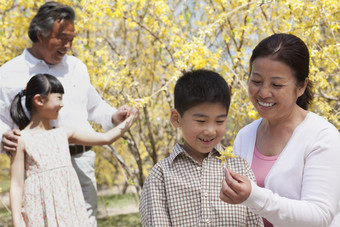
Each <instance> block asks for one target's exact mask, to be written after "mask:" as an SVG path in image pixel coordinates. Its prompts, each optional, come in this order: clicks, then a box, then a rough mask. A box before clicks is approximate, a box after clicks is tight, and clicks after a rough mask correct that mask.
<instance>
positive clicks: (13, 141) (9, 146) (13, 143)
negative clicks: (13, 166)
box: [1, 129, 21, 155]
mask: <svg viewBox="0 0 340 227" xmlns="http://www.w3.org/2000/svg"><path fill="white" fill-rule="evenodd" d="M20 135H21V134H20V130H19V129H13V130H9V131H7V132H5V133H4V134H2V139H1V145H2V149H3V150H5V151H6V153H7V154H8V155H11V153H12V152H15V151H16V150H17V146H18V139H19V137H20Z"/></svg>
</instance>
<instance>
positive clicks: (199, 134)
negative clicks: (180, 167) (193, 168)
mask: <svg viewBox="0 0 340 227" xmlns="http://www.w3.org/2000/svg"><path fill="white" fill-rule="evenodd" d="M170 120H171V123H172V124H173V125H174V126H175V127H176V128H181V129H182V135H183V138H184V149H185V150H186V151H187V152H188V153H189V154H190V155H191V157H193V158H194V159H195V160H197V161H199V162H202V161H203V159H204V158H205V157H206V156H207V155H208V153H209V152H210V151H212V150H213V148H214V147H215V146H216V145H217V144H218V143H219V142H220V141H221V140H222V138H223V136H224V134H225V131H226V120H227V111H226V107H225V106H223V105H222V104H220V103H209V102H206V103H203V104H200V105H197V106H194V107H192V108H190V109H188V110H187V111H185V112H184V114H183V116H180V114H179V113H178V112H177V110H176V109H174V110H172V111H171V117H170Z"/></svg>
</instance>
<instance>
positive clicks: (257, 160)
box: [251, 146, 279, 227]
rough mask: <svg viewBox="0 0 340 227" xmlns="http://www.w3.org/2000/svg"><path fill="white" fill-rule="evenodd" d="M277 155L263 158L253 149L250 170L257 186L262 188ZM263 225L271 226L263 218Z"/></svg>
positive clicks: (263, 156)
mask: <svg viewBox="0 0 340 227" xmlns="http://www.w3.org/2000/svg"><path fill="white" fill-rule="evenodd" d="M278 157H279V155H275V156H265V155H263V154H261V153H260V152H259V151H258V150H257V148H256V146H255V147H254V156H253V161H252V163H251V169H252V170H253V172H254V175H255V178H256V181H257V185H258V186H260V187H263V188H264V180H265V179H266V177H267V175H268V173H269V171H270V169H271V168H272V166H273V165H274V163H275V161H276V159H277V158H278ZM263 223H264V226H265V227H271V226H273V225H272V224H271V223H270V222H268V221H267V220H266V219H264V218H263Z"/></svg>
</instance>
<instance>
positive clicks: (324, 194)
mask: <svg viewBox="0 0 340 227" xmlns="http://www.w3.org/2000/svg"><path fill="white" fill-rule="evenodd" d="M339 138H340V137H339V134H338V132H337V131H334V130H333V132H332V131H330V130H322V131H320V133H318V135H317V136H316V137H315V140H312V141H308V146H307V148H308V153H307V154H306V157H305V158H304V159H303V161H304V162H303V166H302V168H303V169H302V173H303V178H302V181H301V182H300V184H299V185H291V184H290V183H288V182H290V181H289V180H290V178H293V177H294V176H293V175H287V174H285V175H283V176H281V177H279V178H275V180H276V181H277V182H279V183H277V184H276V187H281V188H284V193H285V194H278V193H273V192H272V191H271V190H269V189H266V188H261V187H259V186H257V185H256V184H255V183H253V182H251V185H249V184H248V182H249V180H247V179H245V177H243V176H239V175H238V174H236V173H233V172H231V171H229V172H226V180H225V181H224V182H223V186H222V191H221V199H222V200H223V201H225V202H229V203H243V204H244V205H246V206H248V207H250V208H251V209H252V211H253V212H254V213H256V214H259V215H261V216H263V217H265V218H266V219H267V220H269V221H270V222H271V223H273V224H274V225H275V226H280V227H281V226H288V227H291V226H299V227H300V226H301V227H304V226H306V227H312V226H316V227H321V226H329V225H330V223H331V221H332V219H333V216H334V214H335V212H336V209H337V206H338V202H339V198H340V193H339V192H340V181H339V172H340V165H339V163H340V153H339V147H340V143H339V142H340V140H339ZM301 144H303V143H301ZM301 144H300V145H301ZM301 147H302V145H301ZM301 147H299V146H298V145H297V144H295V148H296V150H294V152H295V153H289V156H287V157H290V158H289V159H287V160H286V161H285V162H284V163H285V165H288V166H294V168H295V169H297V168H299V166H298V165H296V164H294V163H295V162H293V161H294V160H295V159H298V156H294V154H296V152H297V151H298V150H303V149H305V148H303V149H302V148H301ZM287 155H288V154H287ZM281 158H282V157H281ZM289 160H291V162H289ZM281 172H282V169H280V170H279V171H278V172H277V173H281ZM296 172H298V171H296ZM275 176H276V175H275ZM272 180H273V179H272ZM280 182H281V183H280ZM296 188H299V189H300V193H299V196H300V198H295V199H293V198H290V197H289V194H292V193H293V191H294V192H295V193H296V191H297V190H296ZM281 191H282V190H281Z"/></svg>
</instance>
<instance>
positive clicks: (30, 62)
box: [24, 48, 66, 68]
mask: <svg viewBox="0 0 340 227" xmlns="http://www.w3.org/2000/svg"><path fill="white" fill-rule="evenodd" d="M24 56H25V59H26V61H27V63H28V65H29V66H30V68H32V67H35V66H36V65H38V64H44V65H48V66H55V65H49V64H47V63H46V62H45V61H44V60H41V59H38V58H36V57H34V56H33V55H32V54H31V53H30V52H29V50H28V48H26V49H25V50H24ZM56 65H62V66H66V55H65V56H64V57H63V59H62V60H61V62H60V63H58V64H56Z"/></svg>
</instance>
